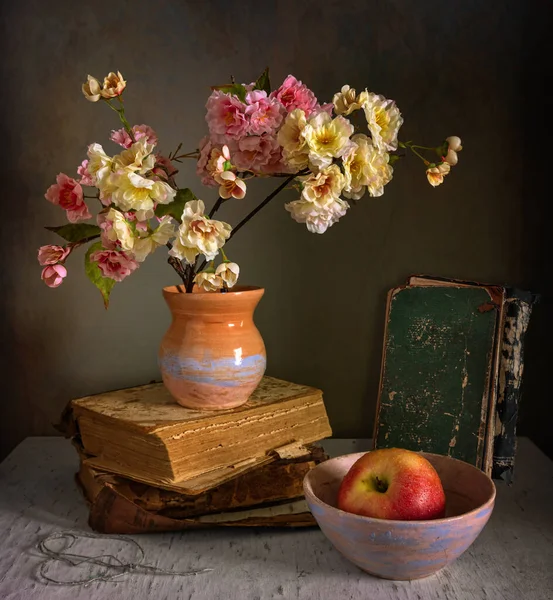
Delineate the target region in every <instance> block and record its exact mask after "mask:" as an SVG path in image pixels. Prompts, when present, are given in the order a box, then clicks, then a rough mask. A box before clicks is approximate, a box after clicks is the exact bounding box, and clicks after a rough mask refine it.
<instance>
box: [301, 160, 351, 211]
mask: <svg viewBox="0 0 553 600" xmlns="http://www.w3.org/2000/svg"><path fill="white" fill-rule="evenodd" d="M301 182H302V184H303V190H302V193H301V195H302V198H303V199H304V200H307V201H308V202H313V203H314V204H317V205H318V206H320V207H325V206H328V205H329V204H331V203H332V202H334V200H336V199H337V198H339V197H340V193H341V192H342V189H343V187H344V184H345V178H344V176H343V175H342V172H341V171H340V167H339V166H338V165H330V166H329V167H325V168H324V169H321V170H320V171H319V172H318V173H312V174H310V175H308V176H306V177H302V178H301Z"/></svg>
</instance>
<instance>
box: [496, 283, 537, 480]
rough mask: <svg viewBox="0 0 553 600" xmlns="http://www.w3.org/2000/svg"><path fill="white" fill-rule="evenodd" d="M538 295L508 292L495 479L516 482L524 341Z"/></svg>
mask: <svg viewBox="0 0 553 600" xmlns="http://www.w3.org/2000/svg"><path fill="white" fill-rule="evenodd" d="M537 301H538V296H537V295H536V294H532V293H530V292H527V291H523V290H518V289H515V288H507V289H506V298H505V311H504V312H505V319H504V326H503V330H502V332H501V351H500V362H499V370H498V375H497V382H498V383H497V388H498V394H497V406H496V412H495V419H494V447H493V470H492V477H493V478H494V479H502V480H504V481H506V482H507V483H509V484H510V483H512V481H513V476H514V468H515V455H516V444H517V440H516V426H517V420H518V411H519V404H520V398H521V387H522V374H523V370H524V341H525V336H526V330H527V329H528V324H529V322H530V316H531V314H532V306H533V305H534V303H535V302H537Z"/></svg>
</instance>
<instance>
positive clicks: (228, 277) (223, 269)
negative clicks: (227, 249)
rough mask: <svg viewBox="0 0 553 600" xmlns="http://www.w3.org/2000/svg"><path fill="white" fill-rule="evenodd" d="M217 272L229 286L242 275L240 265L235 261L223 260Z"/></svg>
mask: <svg viewBox="0 0 553 600" xmlns="http://www.w3.org/2000/svg"><path fill="white" fill-rule="evenodd" d="M215 274H216V275H219V277H220V278H221V279H222V280H223V281H224V282H225V283H226V285H227V287H229V288H231V287H233V286H234V285H235V284H236V282H237V281H238V276H239V275H240V267H239V266H238V265H237V264H236V263H234V262H229V261H225V262H222V263H221V264H220V265H219V266H218V267H217V268H216V269H215Z"/></svg>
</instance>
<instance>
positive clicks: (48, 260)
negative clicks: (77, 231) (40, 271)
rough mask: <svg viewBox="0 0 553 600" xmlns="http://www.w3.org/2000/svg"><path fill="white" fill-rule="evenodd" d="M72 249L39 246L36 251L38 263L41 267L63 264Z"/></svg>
mask: <svg viewBox="0 0 553 600" xmlns="http://www.w3.org/2000/svg"><path fill="white" fill-rule="evenodd" d="M71 250H72V248H71V247H70V246H68V247H67V248H64V247H63V246H52V245H48V246H41V247H40V248H39V249H38V262H39V263H40V264H41V265H42V266H45V265H55V264H56V263H61V262H63V261H64V260H65V259H66V258H67V257H68V256H69V254H70V253H71Z"/></svg>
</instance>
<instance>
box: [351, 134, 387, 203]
mask: <svg viewBox="0 0 553 600" xmlns="http://www.w3.org/2000/svg"><path fill="white" fill-rule="evenodd" d="M351 140H352V142H354V143H355V145H354V147H353V148H352V149H351V150H350V151H349V152H348V153H347V154H346V155H345V156H343V157H342V164H343V165H344V175H345V179H346V184H345V187H344V196H345V197H346V198H352V199H354V200H358V199H359V198H361V197H362V196H363V195H364V194H365V188H367V189H368V191H369V194H370V195H371V196H382V194H383V193H384V186H385V185H386V184H387V183H388V182H389V181H390V180H391V179H392V175H393V169H392V165H390V164H389V160H390V156H389V155H388V153H387V152H381V151H380V150H379V149H378V148H377V147H376V146H375V145H374V144H373V142H372V140H371V139H370V138H369V137H367V136H366V135H364V134H362V133H358V134H356V135H354V136H353V137H352V138H351Z"/></svg>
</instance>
